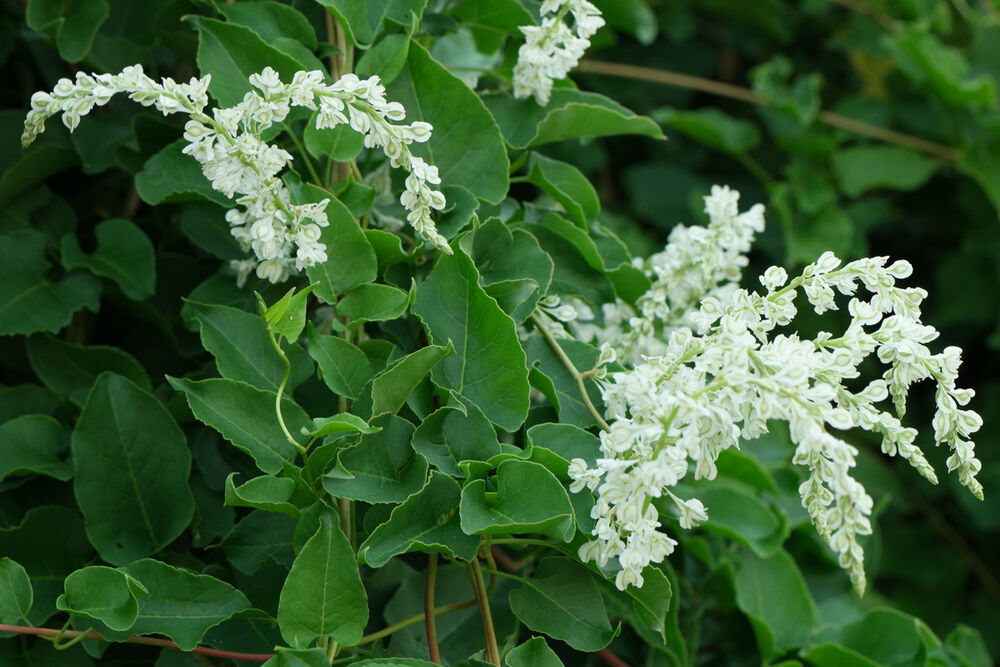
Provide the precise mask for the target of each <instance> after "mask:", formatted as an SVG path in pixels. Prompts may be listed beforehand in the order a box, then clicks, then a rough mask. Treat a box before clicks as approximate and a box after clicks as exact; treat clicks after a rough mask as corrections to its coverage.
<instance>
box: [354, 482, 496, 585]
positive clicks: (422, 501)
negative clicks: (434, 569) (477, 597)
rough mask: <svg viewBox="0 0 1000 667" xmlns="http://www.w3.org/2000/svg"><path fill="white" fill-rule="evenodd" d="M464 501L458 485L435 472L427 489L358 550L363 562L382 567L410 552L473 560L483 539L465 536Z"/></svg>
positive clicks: (372, 534)
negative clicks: (461, 516)
mask: <svg viewBox="0 0 1000 667" xmlns="http://www.w3.org/2000/svg"><path fill="white" fill-rule="evenodd" d="M460 500H461V490H460V489H459V486H458V483H457V482H455V480H453V479H451V478H450V477H448V476H447V475H443V474H441V473H439V472H437V471H432V472H431V477H430V481H428V482H427V485H426V486H424V488H423V489H422V490H421V491H420V492H419V493H416V494H414V495H412V496H410V497H409V498H407V499H406V500H405V501H404V502H403V504H401V505H399V506H398V507H396V508H395V509H393V511H392V514H391V515H390V517H389V520H388V521H386V522H385V523H383V524H381V525H379V526H378V527H377V528H376V529H375V530H373V531H372V533H371V535H369V536H368V539H366V540H365V541H364V543H363V544H362V545H361V546H360V547H359V548H358V556H359V558H360V559H361V560H362V561H363V562H365V563H367V564H368V565H370V566H372V567H382V566H383V565H385V564H386V563H388V562H389V559H390V558H392V557H393V556H396V555H398V554H402V553H408V552H410V551H433V552H436V553H442V554H445V555H446V556H448V557H454V558H459V559H462V560H471V559H472V558H474V557H475V555H476V550H477V549H478V548H479V537H478V536H476V535H467V534H465V533H464V532H463V531H462V529H461V527H460V526H459V514H458V507H459V502H460Z"/></svg>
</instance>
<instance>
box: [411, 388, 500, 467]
mask: <svg viewBox="0 0 1000 667" xmlns="http://www.w3.org/2000/svg"><path fill="white" fill-rule="evenodd" d="M413 449H415V450H416V451H418V452H419V453H421V454H423V455H424V456H426V457H427V460H428V461H430V462H431V463H432V464H433V465H434V467H435V468H437V469H438V470H440V471H441V472H443V473H445V474H448V475H452V476H454V477H464V473H463V472H462V470H461V469H460V468H459V466H458V464H459V463H460V462H462V461H468V460H473V461H486V460H487V459H489V458H491V457H493V456H496V455H497V454H499V453H500V442H499V441H498V440H497V433H496V431H495V430H494V428H493V425H492V424H490V420H489V419H487V418H486V416H485V415H484V414H483V412H482V410H480V409H479V407H478V406H476V404H475V403H472V402H471V401H463V405H462V406H461V407H443V408H441V409H439V410H437V411H436V412H434V413H433V414H432V415H430V416H428V417H427V418H426V419H424V421H423V422H422V423H421V424H420V426H419V427H417V430H416V432H415V433H414V434H413Z"/></svg>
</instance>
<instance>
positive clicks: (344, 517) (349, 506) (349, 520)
mask: <svg viewBox="0 0 1000 667" xmlns="http://www.w3.org/2000/svg"><path fill="white" fill-rule="evenodd" d="M337 509H338V510H340V525H341V526H342V527H343V530H344V536H345V537H346V538H347V541H348V542H350V543H351V549H353V548H354V541H355V530H354V503H353V502H352V501H351V500H349V499H347V498H338V499H337Z"/></svg>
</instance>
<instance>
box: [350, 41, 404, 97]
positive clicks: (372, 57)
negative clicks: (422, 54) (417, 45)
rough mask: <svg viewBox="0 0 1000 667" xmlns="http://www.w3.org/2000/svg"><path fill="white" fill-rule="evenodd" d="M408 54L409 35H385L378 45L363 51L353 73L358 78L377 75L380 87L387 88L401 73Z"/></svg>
mask: <svg viewBox="0 0 1000 667" xmlns="http://www.w3.org/2000/svg"><path fill="white" fill-rule="evenodd" d="M409 53H410V36H409V35H404V34H395V35H386V36H385V37H383V38H382V39H380V40H379V42H378V44H376V45H375V46H373V47H372V48H370V49H368V50H367V51H365V54H364V55H363V56H361V58H360V59H359V60H358V63H357V65H355V67H354V71H355V73H357V75H358V76H360V77H369V76H372V75H378V77H379V78H380V79H382V85H384V86H388V85H389V84H390V83H392V82H393V81H395V80H396V77H397V76H399V73H400V72H401V71H403V67H404V66H406V56H407V55H409Z"/></svg>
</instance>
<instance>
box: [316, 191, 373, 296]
mask: <svg viewBox="0 0 1000 667" xmlns="http://www.w3.org/2000/svg"><path fill="white" fill-rule="evenodd" d="M314 194H315V193H314ZM316 196H317V197H318V196H319V195H318V194H316ZM310 199H312V197H310ZM315 201H317V202H318V201H320V199H316V200H315ZM326 215H327V219H328V220H329V221H330V224H329V225H327V226H326V227H324V228H323V231H322V233H321V235H320V239H319V240H320V243H324V244H326V254H327V261H325V262H323V263H322V264H314V265H312V266H310V267H309V268H308V269H306V273H307V274H308V276H309V281H310V282H314V283H319V285H317V286H316V296H318V297H319V298H320V299H322V300H323V301H325V302H326V303H331V304H333V303H336V302H337V297H338V296H340V294H341V293H343V292H346V291H347V290H349V289H351V288H352V287H356V286H358V285H362V284H364V283H368V282H371V281H373V280H375V277H376V275H377V270H378V264H377V262H376V260H375V251H374V250H372V247H371V244H370V243H368V239H367V238H366V237H365V234H364V232H363V231H361V227H360V226H359V225H358V223H357V221H355V219H354V216H352V215H351V212H350V211H348V210H347V208H346V207H345V206H344V205H343V204H342V203H341V202H340V201H338V200H336V199H331V200H330V204H329V205H328V206H327V207H326Z"/></svg>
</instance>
